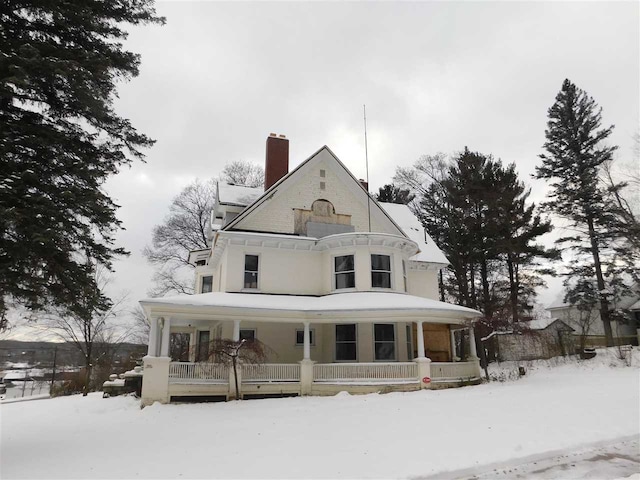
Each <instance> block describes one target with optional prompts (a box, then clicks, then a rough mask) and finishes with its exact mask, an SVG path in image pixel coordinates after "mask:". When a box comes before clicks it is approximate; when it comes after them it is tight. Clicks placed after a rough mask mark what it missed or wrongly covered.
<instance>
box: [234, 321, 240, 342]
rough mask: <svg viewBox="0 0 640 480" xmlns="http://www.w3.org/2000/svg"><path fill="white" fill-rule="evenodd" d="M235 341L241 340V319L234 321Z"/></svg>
mask: <svg viewBox="0 0 640 480" xmlns="http://www.w3.org/2000/svg"><path fill="white" fill-rule="evenodd" d="M232 340H233V341H234V342H239V341H240V320H234V321H233V338H232Z"/></svg>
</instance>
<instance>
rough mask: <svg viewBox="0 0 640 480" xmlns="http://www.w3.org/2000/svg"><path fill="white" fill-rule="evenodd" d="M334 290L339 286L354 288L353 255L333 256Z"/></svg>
mask: <svg viewBox="0 0 640 480" xmlns="http://www.w3.org/2000/svg"><path fill="white" fill-rule="evenodd" d="M333 261H334V267H335V273H334V275H335V283H336V290H338V289H340V288H355V286H356V272H355V267H354V262H353V255H343V256H341V257H334V259H333Z"/></svg>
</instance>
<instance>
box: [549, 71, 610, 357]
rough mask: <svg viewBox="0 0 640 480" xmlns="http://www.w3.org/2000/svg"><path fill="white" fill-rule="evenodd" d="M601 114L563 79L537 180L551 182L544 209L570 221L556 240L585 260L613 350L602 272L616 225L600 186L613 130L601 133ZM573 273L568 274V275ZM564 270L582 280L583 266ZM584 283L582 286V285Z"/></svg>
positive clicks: (590, 101) (551, 109)
mask: <svg viewBox="0 0 640 480" xmlns="http://www.w3.org/2000/svg"><path fill="white" fill-rule="evenodd" d="M601 111H602V109H600V108H598V106H597V104H596V103H595V101H594V100H593V98H591V97H589V95H588V94H587V93H586V92H584V91H583V90H581V89H579V88H577V87H576V86H575V85H574V84H573V83H571V82H570V81H569V80H565V81H564V82H563V84H562V88H561V90H560V92H559V93H558V95H557V96H556V100H555V103H554V104H553V105H552V106H551V108H550V109H549V120H548V123H547V130H546V131H545V135H546V139H547V140H546V142H545V144H544V149H545V150H546V153H545V154H542V155H540V158H541V159H542V165H541V166H539V167H537V168H536V177H537V178H540V179H545V180H549V181H550V186H551V192H550V194H549V201H548V202H546V203H545V206H546V208H547V209H548V210H549V211H550V212H553V213H555V214H557V215H558V216H560V217H562V218H565V219H567V220H568V221H569V222H570V226H571V229H572V231H574V232H576V233H575V234H573V235H570V236H567V237H564V238H561V239H559V240H558V242H559V243H560V244H563V245H569V247H570V248H571V250H572V251H573V252H574V253H575V255H576V256H577V260H578V261H577V262H576V264H581V263H582V259H584V258H585V257H589V258H590V259H591V264H592V266H593V276H594V279H595V283H596V286H597V292H598V295H599V308H600V318H601V319H602V322H603V326H604V331H605V335H606V340H607V345H608V346H611V345H613V333H612V329H611V315H610V311H609V310H610V302H609V297H608V291H607V281H606V279H605V268H606V267H607V265H612V264H611V260H612V258H608V254H609V253H611V249H612V247H613V244H614V241H615V238H614V237H615V235H616V232H617V231H618V228H617V226H618V222H617V218H616V215H615V214H614V213H613V211H612V210H613V209H612V205H611V204H610V202H609V196H608V195H607V191H606V189H605V188H604V187H603V185H602V184H601V183H600V181H599V173H600V169H601V167H602V166H603V165H604V164H606V163H607V162H610V161H611V159H612V155H613V152H614V151H615V149H616V147H614V146H605V145H603V141H604V140H606V139H607V138H608V137H609V135H610V134H611V132H612V130H613V126H610V127H608V128H600V126H601ZM572 270H573V271H572ZM579 270H580V272H578V271H577V270H576V269H572V268H571V267H570V268H569V275H570V276H580V277H582V278H584V273H583V272H584V267H582V266H580V267H579ZM583 284H584V282H583Z"/></svg>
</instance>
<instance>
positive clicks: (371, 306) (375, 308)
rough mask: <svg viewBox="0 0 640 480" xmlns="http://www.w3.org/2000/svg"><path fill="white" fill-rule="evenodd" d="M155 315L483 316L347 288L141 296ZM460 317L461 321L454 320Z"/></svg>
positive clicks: (443, 319)
mask: <svg viewBox="0 0 640 480" xmlns="http://www.w3.org/2000/svg"><path fill="white" fill-rule="evenodd" d="M140 304H141V305H142V307H143V308H144V309H145V310H146V311H147V313H148V314H154V315H162V314H167V315H178V316H180V315H194V314H198V316H201V315H227V316H229V315H233V316H236V317H237V316H247V317H251V318H253V319H255V320H259V319H260V318H263V319H264V320H266V321H269V320H268V318H269V317H271V321H275V320H276V319H277V321H281V322H293V321H300V320H301V319H303V320H313V321H316V322H322V320H323V319H325V320H326V322H327V323H329V322H335V321H336V318H337V317H339V318H344V319H347V318H348V319H350V320H354V319H357V318H358V317H360V318H359V319H358V320H356V321H374V320H375V321H379V320H380V317H387V318H388V317H389V316H393V317H395V318H397V319H398V320H423V321H433V322H439V323H459V322H460V321H462V320H465V321H466V320H470V319H473V318H476V317H479V316H481V313H480V312H478V311H476V310H472V309H470V308H466V307H461V306H459V305H453V304H450V303H445V302H439V301H437V300H431V299H428V298H423V297H416V296H414V295H408V294H404V293H394V292H348V293H336V294H330V295H323V296H309V295H272V294H260V293H228V292H211V293H201V294H196V295H178V296H173V297H164V298H149V299H145V300H141V301H140ZM456 320H457V321H458V322H456Z"/></svg>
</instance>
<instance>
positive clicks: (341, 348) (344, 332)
mask: <svg viewBox="0 0 640 480" xmlns="http://www.w3.org/2000/svg"><path fill="white" fill-rule="evenodd" d="M355 360H356V325H355V324H351V325H336V361H338V362H349V361H355Z"/></svg>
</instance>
